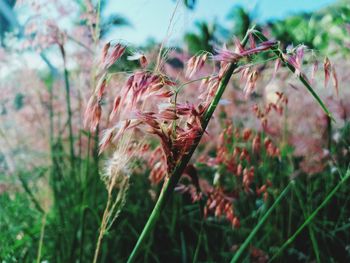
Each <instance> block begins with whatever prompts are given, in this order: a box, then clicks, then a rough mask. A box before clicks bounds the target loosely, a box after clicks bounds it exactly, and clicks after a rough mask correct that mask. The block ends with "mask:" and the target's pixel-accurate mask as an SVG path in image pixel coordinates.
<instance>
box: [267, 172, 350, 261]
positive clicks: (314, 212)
mask: <svg viewBox="0 0 350 263" xmlns="http://www.w3.org/2000/svg"><path fill="white" fill-rule="evenodd" d="M349 178H350V170H348V171H347V172H346V175H345V176H344V177H343V178H342V179H341V180H340V182H339V183H338V184H337V185H336V186H335V187H334V188H333V190H332V191H331V192H330V193H329V194H328V195H327V196H326V198H325V199H324V200H323V202H322V203H321V204H320V205H319V206H318V207H317V208H316V209H315V210H314V211H313V212H312V214H311V215H310V216H309V217H308V218H307V219H306V220H305V221H304V223H303V224H302V225H301V226H300V227H299V228H298V230H297V231H295V233H294V234H293V235H292V236H291V237H290V238H288V240H287V241H286V242H285V243H284V244H283V245H282V247H281V248H280V249H279V250H278V251H277V253H276V254H275V255H274V256H273V257H272V258H271V260H270V262H272V261H273V260H274V259H275V258H276V257H277V256H278V255H279V254H280V253H281V252H282V251H283V250H284V249H285V248H286V247H287V246H288V245H290V244H291V243H292V242H293V241H294V240H295V238H296V237H297V236H298V235H299V234H300V232H301V231H302V230H303V229H304V228H305V227H306V226H308V224H310V222H311V221H312V220H313V219H314V217H315V216H316V215H317V214H318V212H319V211H320V210H321V209H322V208H323V207H324V206H325V205H326V204H327V203H328V202H329V201H330V200H331V198H332V197H333V196H334V195H335V194H336V193H337V191H338V190H339V188H340V187H341V186H342V185H343V184H344V183H345V182H346V180H348V179H349Z"/></svg>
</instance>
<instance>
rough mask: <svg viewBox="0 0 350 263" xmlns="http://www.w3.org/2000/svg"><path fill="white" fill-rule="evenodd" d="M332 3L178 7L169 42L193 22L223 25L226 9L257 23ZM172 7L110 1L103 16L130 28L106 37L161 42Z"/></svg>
mask: <svg viewBox="0 0 350 263" xmlns="http://www.w3.org/2000/svg"><path fill="white" fill-rule="evenodd" d="M334 2H335V0H255V1H254V0H253V1H252V0H251V1H249V0H197V5H196V8H195V10H194V11H189V10H187V9H186V8H184V7H183V6H182V5H180V6H179V8H178V9H177V12H176V15H175V18H174V20H173V24H172V27H171V37H170V40H169V41H176V42H178V41H180V40H181V36H183V34H184V33H185V32H188V31H191V30H193V29H194V27H193V24H194V22H195V21H197V20H206V21H214V20H215V19H217V20H218V21H219V22H220V23H222V24H225V19H226V16H227V14H228V12H229V11H230V9H231V8H232V7H233V6H234V5H237V4H240V5H243V6H245V7H246V8H247V9H248V10H254V11H255V12H256V14H257V20H258V21H260V22H261V21H266V20H267V19H274V18H282V17H285V16H287V15H290V14H294V13H297V12H300V11H312V10H317V9H319V8H322V7H325V6H327V5H328V4H331V3H334ZM175 6H176V2H175V1H173V0H112V1H110V2H109V5H108V6H107V9H106V14H111V13H118V14H122V15H124V16H125V17H126V18H128V20H129V21H130V22H131V24H132V25H133V27H131V28H121V29H117V30H115V31H114V32H113V34H111V36H110V37H112V38H115V39H123V40H126V41H128V42H131V43H134V44H140V43H142V42H144V41H145V40H146V39H147V38H150V37H152V38H154V39H156V40H157V41H161V40H162V39H163V38H164V37H165V36H166V32H167V28H168V25H169V21H170V17H171V15H172V13H173V10H174V8H175Z"/></svg>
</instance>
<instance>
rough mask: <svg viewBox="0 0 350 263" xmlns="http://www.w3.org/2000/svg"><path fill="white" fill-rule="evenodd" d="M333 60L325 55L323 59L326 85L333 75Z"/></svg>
mask: <svg viewBox="0 0 350 263" xmlns="http://www.w3.org/2000/svg"><path fill="white" fill-rule="evenodd" d="M331 67H332V66H331V62H330V61H329V59H328V57H325V59H324V61H323V69H324V86H325V88H326V87H327V84H328V81H329V78H330V75H331Z"/></svg>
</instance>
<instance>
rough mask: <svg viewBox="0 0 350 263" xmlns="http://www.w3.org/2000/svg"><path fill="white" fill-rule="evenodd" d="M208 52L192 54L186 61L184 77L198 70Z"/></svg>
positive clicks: (189, 76) (190, 75) (188, 76)
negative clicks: (198, 54)
mask: <svg viewBox="0 0 350 263" xmlns="http://www.w3.org/2000/svg"><path fill="white" fill-rule="evenodd" d="M207 57H208V54H207V53H204V54H202V55H200V56H193V57H191V58H190V59H189V60H188V62H187V68H186V73H185V75H186V77H187V78H191V77H192V76H193V75H194V74H196V72H198V71H199V70H200V69H201V68H202V67H203V66H204V64H205V61H206V60H207Z"/></svg>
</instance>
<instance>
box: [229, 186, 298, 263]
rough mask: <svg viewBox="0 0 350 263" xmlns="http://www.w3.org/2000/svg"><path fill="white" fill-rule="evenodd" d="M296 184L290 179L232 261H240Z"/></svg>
mask: <svg viewBox="0 0 350 263" xmlns="http://www.w3.org/2000/svg"><path fill="white" fill-rule="evenodd" d="M293 184H294V181H290V182H289V184H288V185H287V186H286V188H284V190H283V191H282V192H281V193H280V195H279V196H278V197H277V199H276V201H275V202H274V203H273V204H272V206H271V207H270V208H269V210H267V212H266V213H265V214H264V216H263V217H262V218H261V220H260V221H259V223H258V224H257V225H256V226H255V227H254V229H253V230H252V232H250V234H249V236H248V237H247V238H246V240H245V241H244V242H243V244H242V245H241V246H240V247H239V249H238V251H237V252H236V254H235V255H234V256H233V258H232V260H231V263H235V262H238V260H239V259H240V257H241V256H242V254H243V252H244V251H245V249H246V248H247V247H248V245H249V244H250V242H251V241H252V239H253V238H254V237H255V235H256V233H257V232H258V230H259V229H260V228H261V227H262V226H263V224H264V223H265V221H266V220H267V218H268V217H269V215H270V214H271V213H272V211H273V210H274V209H275V208H276V207H277V205H278V204H279V202H281V200H282V198H283V197H284V196H285V195H286V194H287V193H288V191H289V189H290V188H291V186H292V185H293Z"/></svg>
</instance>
